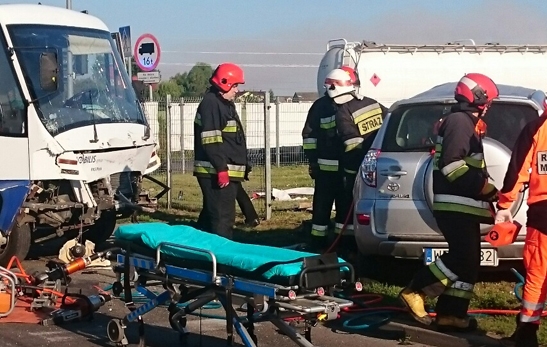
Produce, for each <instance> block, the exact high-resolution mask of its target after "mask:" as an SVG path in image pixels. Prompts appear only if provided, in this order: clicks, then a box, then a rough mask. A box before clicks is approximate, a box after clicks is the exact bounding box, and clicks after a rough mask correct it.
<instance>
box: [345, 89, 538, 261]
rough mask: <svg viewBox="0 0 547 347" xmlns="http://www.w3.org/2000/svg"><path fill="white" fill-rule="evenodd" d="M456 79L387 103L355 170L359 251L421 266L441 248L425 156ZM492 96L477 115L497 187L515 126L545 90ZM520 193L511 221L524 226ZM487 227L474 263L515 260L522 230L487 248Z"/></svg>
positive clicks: (529, 115) (534, 111) (530, 115)
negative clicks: (481, 119) (483, 125)
mask: <svg viewBox="0 0 547 347" xmlns="http://www.w3.org/2000/svg"><path fill="white" fill-rule="evenodd" d="M455 86H456V83H446V84H442V85H439V86H436V87H434V88H432V89H430V90H428V91H426V92H424V93H422V94H419V95H416V96H415V97H412V98H410V99H405V100H401V101H399V102H396V103H395V104H393V105H392V106H391V107H390V110H389V114H388V116H387V117H386V119H385V120H384V124H383V125H382V128H381V129H380V130H379V132H378V135H377V136H376V139H375V141H374V142H373V144H372V147H371V149H370V151H369V152H368V153H367V155H366V156H365V158H364V160H363V162H362V164H361V167H360V169H359V173H358V175H357V179H356V183H355V189H354V199H355V212H354V216H353V217H354V226H355V238H356V241H357V245H358V247H359V251H360V253H361V254H362V255H364V256H392V257H397V258H407V259H422V260H423V261H424V263H425V264H429V263H430V262H432V261H434V260H435V259H436V258H437V257H438V256H440V255H441V254H442V253H443V252H447V251H448V249H447V243H446V242H445V240H444V237H443V236H442V234H441V233H440V231H439V230H438V228H437V225H436V223H435V219H434V218H433V213H432V201H433V186H432V169H433V168H432V165H431V162H432V158H433V150H434V147H435V140H436V135H435V131H434V128H435V126H436V124H437V122H438V121H439V120H440V119H441V118H442V117H444V116H446V115H447V114H448V113H450V108H451V106H452V105H453V104H454V102H455V100H454V96H453V95H454V88H455ZM499 91H500V97H499V100H496V101H495V102H494V103H493V105H492V107H491V108H490V110H489V112H488V114H487V115H486V116H485V117H484V120H485V122H486V123H487V125H488V129H487V133H486V138H485V139H484V150H485V160H486V164H487V166H488V172H489V174H490V175H491V176H492V178H493V179H492V183H493V184H494V185H495V186H496V187H497V188H498V189H501V187H502V185H503V178H504V176H505V172H506V170H507V164H508V163H509V159H510V157H511V148H512V147H513V145H514V143H515V141H516V139H517V137H518V135H519V132H520V130H521V129H522V128H523V127H524V125H525V124H526V123H527V122H529V121H531V120H532V119H534V118H535V117H538V116H539V115H540V114H541V113H542V112H543V101H544V100H545V93H544V92H543V91H539V90H532V89H527V88H523V87H516V86H506V85H500V86H499ZM525 196H526V192H525V191H524V192H521V194H520V195H519V200H518V201H517V202H516V203H515V204H514V205H513V211H512V212H513V215H514V216H515V217H514V218H515V220H517V221H518V222H520V223H521V224H522V225H525V222H526V210H527V205H526V202H525V200H524V199H525ZM491 227H492V226H491V225H483V226H482V233H483V242H482V255H481V266H489V267H497V266H498V265H500V261H505V260H520V259H522V246H523V242H524V237H525V228H523V229H522V230H521V232H520V234H519V236H518V238H517V242H515V243H514V244H512V245H509V246H504V247H500V248H497V249H495V248H493V247H492V246H491V245H490V244H489V243H487V242H485V241H484V235H485V234H486V233H487V232H488V230H489V229H490V228H491Z"/></svg>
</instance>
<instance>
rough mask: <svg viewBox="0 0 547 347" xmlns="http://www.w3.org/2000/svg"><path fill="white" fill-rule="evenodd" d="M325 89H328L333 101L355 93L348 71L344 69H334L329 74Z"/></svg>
mask: <svg viewBox="0 0 547 347" xmlns="http://www.w3.org/2000/svg"><path fill="white" fill-rule="evenodd" d="M325 88H326V89H327V94H328V95H329V96H330V97H331V98H333V99H334V98H336V97H337V96H340V95H343V94H349V93H351V92H353V91H355V86H354V84H353V83H352V80H351V76H350V75H349V73H348V72H347V71H344V70H342V69H334V70H332V71H331V72H329V74H328V75H327V77H326V78H325Z"/></svg>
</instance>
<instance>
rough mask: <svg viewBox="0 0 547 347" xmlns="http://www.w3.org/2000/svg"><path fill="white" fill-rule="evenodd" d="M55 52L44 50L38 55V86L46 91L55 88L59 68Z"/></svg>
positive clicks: (51, 90) (52, 90)
mask: <svg viewBox="0 0 547 347" xmlns="http://www.w3.org/2000/svg"><path fill="white" fill-rule="evenodd" d="M57 66H58V63H57V53H54V52H44V53H42V54H41V55H40V87H42V89H43V90H45V91H47V92H54V91H56V90H57V80H58V77H59V69H58V67H57Z"/></svg>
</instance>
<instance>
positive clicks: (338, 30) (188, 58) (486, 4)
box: [0, 0, 547, 95]
mask: <svg viewBox="0 0 547 347" xmlns="http://www.w3.org/2000/svg"><path fill="white" fill-rule="evenodd" d="M29 2H30V1H28V0H27V1H25V0H19V1H17V0H11V1H3V0H0V4H4V3H29ZM37 2H38V1H35V3H37ZM40 2H41V3H42V4H43V5H52V6H60V7H65V6H66V1H65V0H40ZM72 8H73V9H74V10H88V11H89V14H91V15H94V16H97V17H99V18H100V19H102V20H103V21H104V22H105V23H106V25H107V26H108V27H109V29H110V31H111V32H114V31H118V29H119V27H122V26H127V25H129V26H130V27H131V36H132V39H133V44H134V42H135V40H136V39H137V38H138V37H139V36H140V35H141V34H144V33H150V34H152V35H154V36H155V37H156V38H157V39H158V41H159V44H160V47H161V50H162V54H161V61H160V63H159V66H158V70H160V72H161V75H162V80H167V79H169V77H171V76H173V75H174V74H176V73H178V72H184V71H188V70H189V69H190V68H191V67H192V66H193V65H194V64H195V63H196V62H205V63H208V64H211V65H212V66H213V68H214V67H216V65H218V64H220V63H222V62H226V61H229V62H233V63H237V64H240V65H241V66H242V67H243V69H244V70H245V78H246V84H245V87H244V89H247V90H270V89H272V90H273V91H274V93H275V94H276V95H292V94H294V93H295V92H316V78H317V67H318V65H319V63H320V62H321V58H322V56H323V55H324V54H325V50H326V45H327V42H328V40H330V39H335V38H345V39H346V40H348V41H363V40H367V41H374V42H376V43H385V44H389V43H396V44H405V43H406V44H420V43H423V44H427V43H438V44H443V43H447V42H451V41H455V40H462V39H470V38H471V39H474V40H475V42H476V43H477V44H479V43H486V42H499V43H501V44H542V43H545V44H547V19H546V18H547V1H545V0H518V1H517V0H513V1H510V0H482V1H481V0H459V1H446V0H444V1H440V0H419V1H417V0H391V1H390V0H384V1H370V0H368V1H366V0H353V1H347V0H335V1H332V0H331V1H327V0H313V1H312V0H296V1H295V0H275V1H261V0H254V1H248V0H238V1H225V0H224V1H218V0H72ZM546 78H547V76H546Z"/></svg>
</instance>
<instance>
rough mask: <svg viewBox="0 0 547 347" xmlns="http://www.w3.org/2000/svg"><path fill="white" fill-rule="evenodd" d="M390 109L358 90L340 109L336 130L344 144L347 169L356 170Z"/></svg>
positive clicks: (345, 169)
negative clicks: (359, 93) (360, 93)
mask: <svg viewBox="0 0 547 347" xmlns="http://www.w3.org/2000/svg"><path fill="white" fill-rule="evenodd" d="M386 114H387V109H386V108H385V107H384V106H382V105H381V104H380V103H378V102H377V101H376V100H374V99H371V98H367V97H365V96H362V95H358V94H356V95H355V97H354V98H353V99H351V100H350V101H348V102H347V103H345V104H342V105H340V106H339V108H338V112H336V130H337V131H338V134H339V136H340V139H341V140H342V141H343V144H344V152H343V155H342V157H341V161H342V166H343V168H344V171H345V172H347V173H350V174H356V173H357V170H358V169H359V165H361V161H362V160H363V158H364V156H365V154H366V153H367V151H368V150H369V149H370V146H371V145H372V142H373V141H374V138H375V137H376V134H377V133H378V130H379V129H380V127H381V126H382V123H383V120H384V118H385V117H386Z"/></svg>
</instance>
